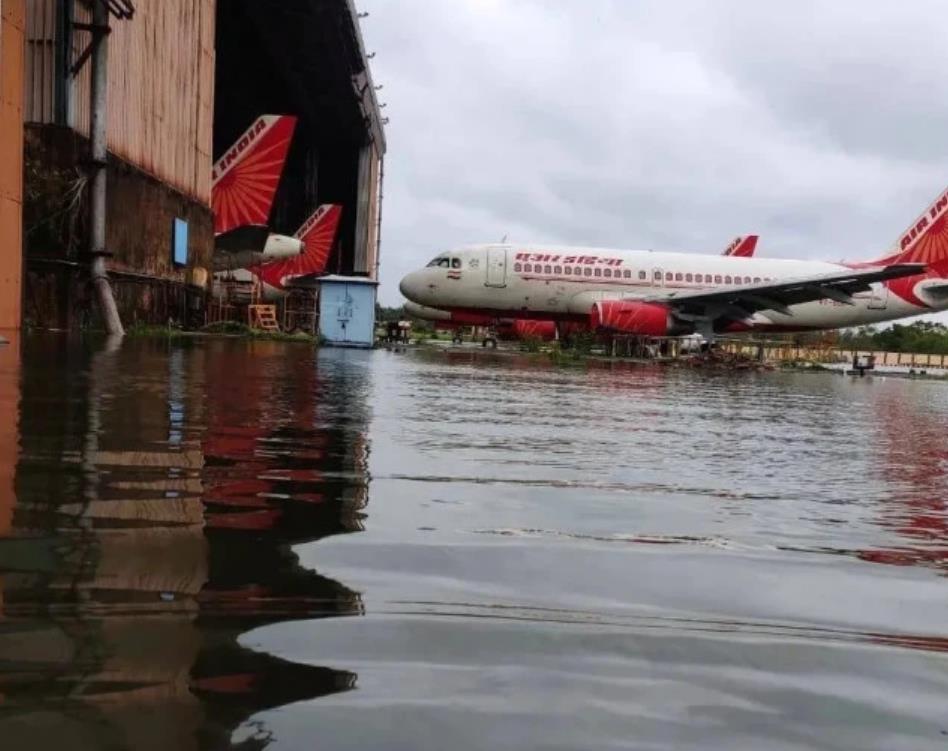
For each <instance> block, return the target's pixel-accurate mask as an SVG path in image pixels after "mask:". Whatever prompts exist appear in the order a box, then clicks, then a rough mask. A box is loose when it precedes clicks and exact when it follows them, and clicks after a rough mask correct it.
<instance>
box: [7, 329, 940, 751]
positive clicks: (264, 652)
mask: <svg viewBox="0 0 948 751" xmlns="http://www.w3.org/2000/svg"><path fill="white" fill-rule="evenodd" d="M946 424H948V387H946V386H945V385H944V384H941V383H936V382H912V381H904V380H893V379H881V378H867V379H863V380H860V379H852V378H848V377H841V376H838V375H815V374H779V373H765V374H752V373H702V372H693V371H683V370H674V369H666V368H661V367H647V366H646V367H643V366H637V367H633V366H628V365H622V364H612V365H610V364H594V365H590V366H588V367H581V368H556V367H552V366H550V365H548V364H546V363H544V361H543V360H542V359H540V358H537V357H530V356H527V355H524V356H506V355H502V354H497V355H493V354H485V353H481V352H476V353H475V352H466V351H463V350H455V351H448V352H423V351H410V352H387V351H375V352H359V351H344V350H332V349H324V350H321V351H319V352H314V351H313V350H312V349H311V348H310V347H308V346H306V345H298V344H281V343H275V342H246V341H240V340H201V341H183V342H177V341H176V342H173V343H170V344H169V343H166V342H160V341H145V340H131V341H127V342H125V343H124V344H123V345H122V346H121V347H120V348H118V349H114V350H110V348H108V347H106V346H104V345H103V344H102V343H98V344H87V345H81V344H69V343H68V342H67V341H66V340H65V339H63V338H56V337H30V338H26V339H24V340H23V341H22V342H14V343H12V344H10V345H4V346H2V347H0V426H3V429H2V431H0V738H2V739H3V748H4V749H6V748H11V749H13V748H31V749H36V748H58V749H71V748H76V749H98V748H108V749H124V748H129V749H140V748H141V749H148V748H154V749H159V748H160V749H166V748H176V749H177V748H181V749H218V748H232V747H233V748H246V749H257V748H277V749H296V748H326V749H356V748H359V749H375V748H377V749H440V748H443V747H445V746H450V747H451V748H453V749H487V748H530V749H533V748H544V749H576V748H635V749H682V748H689V749H690V748H693V749H733V748H755V749H806V748H826V749H852V748H859V749H886V751H889V750H891V749H928V748H931V749H945V748H948V704H946V700H945V697H946V696H948V579H946V576H945V574H946V572H948V508H946V506H948V441H946V440H945V438H944V434H945V425H946Z"/></svg>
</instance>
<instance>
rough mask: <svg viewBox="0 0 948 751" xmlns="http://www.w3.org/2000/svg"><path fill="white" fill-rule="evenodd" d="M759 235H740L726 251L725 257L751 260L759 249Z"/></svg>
mask: <svg viewBox="0 0 948 751" xmlns="http://www.w3.org/2000/svg"><path fill="white" fill-rule="evenodd" d="M757 237H758V236H757V235H738V236H737V237H735V238H734V239H733V240H732V241H731V244H730V245H728V246H727V247H726V248H725V249H724V253H723V255H726V256H739V257H741V258H750V257H751V256H752V255H754V250H755V249H756V248H757Z"/></svg>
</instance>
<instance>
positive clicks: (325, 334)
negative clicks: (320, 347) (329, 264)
mask: <svg viewBox="0 0 948 751" xmlns="http://www.w3.org/2000/svg"><path fill="white" fill-rule="evenodd" d="M378 284H379V283H378V282H376V281H373V280H372V279H366V278H365V277H361V276H324V277H322V278H321V279H320V280H319V333H320V336H322V338H323V341H324V342H325V343H326V344H329V345H333V346H337V347H371V346H373V345H374V344H375V297H376V290H377V288H378Z"/></svg>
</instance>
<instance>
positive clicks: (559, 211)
mask: <svg viewBox="0 0 948 751" xmlns="http://www.w3.org/2000/svg"><path fill="white" fill-rule="evenodd" d="M360 10H368V11H370V16H369V17H368V18H367V19H365V20H364V21H363V22H362V25H363V33H364V35H365V38H366V43H367V45H368V48H369V49H370V50H374V51H376V52H377V53H378V54H377V57H376V58H375V59H374V60H373V75H374V77H375V78H376V80H377V82H378V83H383V84H384V85H385V88H384V90H383V91H382V93H383V94H384V97H383V98H384V99H385V100H386V101H387V102H388V107H387V108H386V114H388V115H389V116H390V117H391V122H390V124H389V126H388V128H387V135H388V141H389V153H388V156H387V158H386V168H385V169H386V181H385V204H384V225H383V239H382V288H381V298H382V300H383V302H385V303H387V304H395V303H397V302H398V301H399V299H400V297H399V294H398V291H397V284H398V280H399V279H400V278H401V277H402V276H403V275H404V274H405V273H407V272H408V271H410V270H412V269H414V268H416V267H418V266H420V265H422V264H423V263H424V262H425V261H427V260H428V259H429V258H430V257H431V256H433V255H435V254H436V253H437V252H439V251H441V250H443V249H445V248H448V247H453V246H456V245H462V244H465V243H470V242H485V241H492V240H499V239H500V238H501V237H503V236H505V235H506V236H507V237H508V238H509V239H511V240H514V241H523V242H529V241H539V242H551V243H553V242H557V243H566V244H569V243H577V244H589V245H604V246H611V247H626V248H661V249H668V250H683V251H693V252H704V253H716V252H719V251H720V249H721V248H723V247H724V245H725V244H726V243H727V242H728V240H729V239H730V238H732V237H733V236H734V235H736V234H739V233H746V232H758V233H760V234H761V236H762V239H761V243H760V246H759V250H758V252H759V253H762V254H766V255H770V256H774V257H791V258H808V257H813V258H823V259H827V260H836V259H839V258H843V257H846V258H863V257H870V256H872V255H873V254H876V253H879V252H881V251H883V250H884V249H885V248H887V247H889V246H890V245H891V244H892V243H893V242H894V241H895V239H896V238H897V237H898V236H899V233H900V232H901V230H902V229H903V228H904V227H905V226H907V225H908V224H909V222H910V221H911V220H912V219H913V218H914V217H915V216H916V215H917V214H918V213H919V211H921V210H922V209H923V208H924V207H925V205H927V203H928V202H929V201H930V199H931V198H933V197H934V195H935V194H936V193H937V192H938V191H939V190H940V189H942V188H943V187H944V185H945V183H946V180H945V168H944V165H945V162H946V158H948V142H946V141H945V137H944V134H945V133H946V132H948V90H946V89H948V81H946V80H944V79H943V78H942V77H941V76H939V72H940V70H941V64H942V58H943V40H944V39H945V38H946V37H948V17H946V16H945V14H944V13H943V12H941V8H940V7H939V5H938V4H936V2H934V1H933V0H919V1H918V2H913V3H912V4H911V5H906V4H899V5H893V4H890V3H884V2H881V0H872V1H869V2H863V3H859V4H858V5H857V4H852V3H838V2H833V1H832V0H825V1H817V0H804V1H802V2H799V3H794V4H787V5H784V6H780V7H778V6H773V4H766V3H746V2H742V1H738V0H679V1H678V2H675V3H667V2H659V1H658V0H654V1H651V2H637V3H627V2H624V1H622V0H589V2H586V3H582V4H579V3H575V2H572V1H571V0H543V1H542V2H540V1H539V0H538V1H532V0H503V2H501V1H500V0H453V1H452V2H443V0H402V2H399V3H390V2H387V0H384V1H383V0H361V1H360Z"/></svg>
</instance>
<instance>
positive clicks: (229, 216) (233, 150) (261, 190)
mask: <svg viewBox="0 0 948 751" xmlns="http://www.w3.org/2000/svg"><path fill="white" fill-rule="evenodd" d="M295 128H296V118H295V117H292V116H291V115H263V116H262V117H259V118H257V120H256V121H255V122H254V124H253V125H251V126H250V127H249V128H248V129H247V131H246V132H245V133H244V134H243V135H242V136H241V137H240V138H239V139H237V142H236V143H235V144H234V145H233V146H231V147H230V148H229V149H228V150H227V151H225V152H224V155H223V156H222V157H221V158H220V159H218V160H217V162H216V163H215V164H214V169H213V171H212V173H211V180H212V183H211V186H212V187H211V207H212V208H213V210H214V232H215V233H217V234H220V233H222V232H227V231H229V230H232V229H234V228H235V227H240V226H243V225H246V224H257V225H266V224H267V222H268V221H269V218H270V209H271V208H272V207H273V197H274V195H275V194H276V189H277V185H279V183H280V176H281V175H282V174H283V165H284V164H285V163H286V155H287V153H288V152H289V149H290V141H292V139H293V131H294V130H295Z"/></svg>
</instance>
